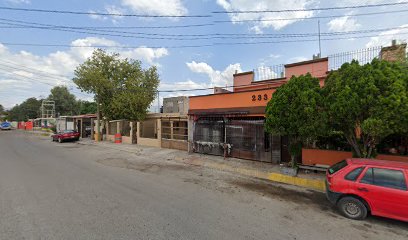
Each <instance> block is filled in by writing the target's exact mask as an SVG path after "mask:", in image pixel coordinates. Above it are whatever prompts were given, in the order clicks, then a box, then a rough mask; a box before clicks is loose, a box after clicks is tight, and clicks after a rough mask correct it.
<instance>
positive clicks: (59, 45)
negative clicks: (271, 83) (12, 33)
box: [0, 32, 408, 49]
mask: <svg viewBox="0 0 408 240" xmlns="http://www.w3.org/2000/svg"><path fill="white" fill-rule="evenodd" d="M407 34H408V32H400V33H388V34H386V33H385V34H381V36H396V35H407ZM377 36H378V35H363V36H351V37H336V38H322V39H321V40H322V41H335V40H347V39H348V40H351V39H360V38H369V37H377ZM314 41H317V40H316V39H315V38H312V39H297V40H280V41H262V42H260V41H257V42H214V43H212V44H205V45H186V46H160V47H158V46H151V47H149V46H143V47H135V46H129V47H126V46H106V45H95V46H73V45H68V44H38V43H14V42H13V43H11V42H0V43H1V44H3V45H5V46H30V47H68V48H113V49H121V48H122V49H132V48H152V49H158V48H202V47H214V46H217V45H224V46H233V45H256V44H272V43H274V44H278V43H294V42H314Z"/></svg>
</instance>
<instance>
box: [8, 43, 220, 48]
mask: <svg viewBox="0 0 408 240" xmlns="http://www.w3.org/2000/svg"><path fill="white" fill-rule="evenodd" d="M0 44H3V45H5V46H28V47H68V48H112V49H138V48H152V49H160V48H168V49H171V48H202V47H212V46H213V45H212V44H203V45H180V46H148V47H147V46H106V45H94V46H75V45H69V44H37V43H11V42H0Z"/></svg>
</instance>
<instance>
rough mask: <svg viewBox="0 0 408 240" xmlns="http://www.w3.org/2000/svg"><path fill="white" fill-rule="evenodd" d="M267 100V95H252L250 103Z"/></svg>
mask: <svg viewBox="0 0 408 240" xmlns="http://www.w3.org/2000/svg"><path fill="white" fill-rule="evenodd" d="M267 100H268V94H266V93H265V94H264V95H262V94H259V95H252V101H267Z"/></svg>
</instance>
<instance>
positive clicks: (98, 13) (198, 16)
mask: <svg viewBox="0 0 408 240" xmlns="http://www.w3.org/2000/svg"><path fill="white" fill-rule="evenodd" d="M0 10H8V11H22V12H40V13H56V14H74V15H93V16H115V17H141V18H209V17H211V15H147V14H122V13H107V12H82V11H67V10H51V9H38V8H16V7H4V6H0Z"/></svg>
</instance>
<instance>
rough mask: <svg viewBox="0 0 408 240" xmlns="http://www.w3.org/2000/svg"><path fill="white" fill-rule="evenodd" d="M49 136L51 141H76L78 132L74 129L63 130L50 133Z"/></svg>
mask: <svg viewBox="0 0 408 240" xmlns="http://www.w3.org/2000/svg"><path fill="white" fill-rule="evenodd" d="M51 138H52V141H58V142H59V143H62V142H64V141H78V140H79V132H77V131H75V130H64V131H62V132H59V133H56V134H54V135H52V136H51Z"/></svg>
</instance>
